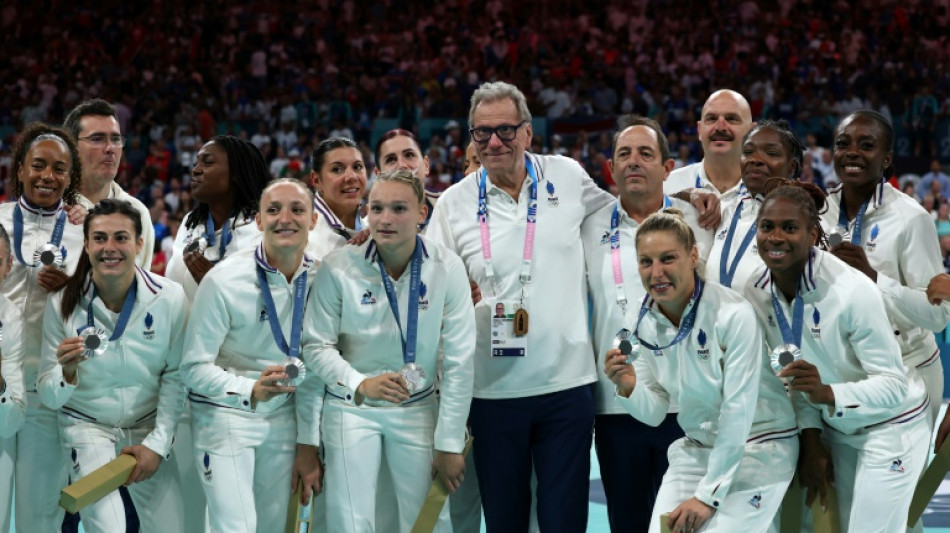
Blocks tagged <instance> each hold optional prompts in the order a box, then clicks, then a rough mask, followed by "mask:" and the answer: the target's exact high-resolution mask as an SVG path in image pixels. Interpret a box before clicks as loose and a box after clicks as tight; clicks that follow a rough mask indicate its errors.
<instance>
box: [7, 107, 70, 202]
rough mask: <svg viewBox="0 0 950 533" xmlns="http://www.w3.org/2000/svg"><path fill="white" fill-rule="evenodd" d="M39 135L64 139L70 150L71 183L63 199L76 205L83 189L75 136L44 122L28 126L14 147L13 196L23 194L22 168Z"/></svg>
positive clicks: (16, 196)
mask: <svg viewBox="0 0 950 533" xmlns="http://www.w3.org/2000/svg"><path fill="white" fill-rule="evenodd" d="M39 137H43V138H45V139H52V140H59V141H62V142H63V143H64V144H65V145H66V148H67V149H68V150H69V157H70V159H72V161H71V162H70V165H69V183H67V184H66V190H65V191H63V201H65V202H66V203H67V204H69V205H75V203H76V196H77V195H79V193H80V192H81V191H82V164H81V163H80V159H79V151H78V150H77V149H76V141H75V137H73V136H72V135H69V134H68V133H66V132H65V131H64V130H61V129H59V128H54V127H53V126H50V125H48V124H43V123H42V122H33V123H31V124H30V125H29V126H27V127H26V129H25V130H23V133H22V134H21V135H20V139H19V140H17V143H16V145H15V146H14V147H13V165H12V166H11V169H10V173H11V174H12V179H13V197H14V198H19V197H20V196H22V195H23V183H21V182H20V170H21V169H22V168H23V164H24V163H25V161H24V160H25V159H26V153H27V152H28V151H29V150H30V148H32V147H33V144H34V143H35V142H36V139H37V138H39Z"/></svg>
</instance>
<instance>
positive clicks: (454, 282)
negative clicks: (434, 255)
mask: <svg viewBox="0 0 950 533" xmlns="http://www.w3.org/2000/svg"><path fill="white" fill-rule="evenodd" d="M446 258H447V259H448V260H447V261H446V266H447V272H446V273H447V276H446V277H447V279H446V284H447V288H446V295H445V310H444V315H443V316H442V343H441V344H442V356H443V359H442V396H441V398H440V401H439V420H438V423H437V424H436V428H435V449H436V450H439V451H443V452H451V453H462V450H463V449H464V447H465V424H466V421H467V420H468V411H469V407H470V406H471V403H472V390H473V387H474V383H475V308H474V307H473V306H472V297H471V291H470V290H469V285H468V278H467V277H466V275H465V267H464V266H463V265H462V260H461V259H459V258H458V257H456V256H455V255H453V254H451V253H447V254H446Z"/></svg>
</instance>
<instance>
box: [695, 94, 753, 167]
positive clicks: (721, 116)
mask: <svg viewBox="0 0 950 533" xmlns="http://www.w3.org/2000/svg"><path fill="white" fill-rule="evenodd" d="M696 127H697V129H698V134H699V141H700V142H701V143H702V145H703V153H704V154H705V156H706V157H710V156H713V157H715V156H717V155H733V156H736V157H738V155H739V149H740V145H741V143H742V138H743V137H744V136H745V134H746V133H747V132H748V131H749V129H751V128H752V111H751V110H750V109H749V104H748V102H746V100H745V98H743V97H742V96H741V95H739V94H738V93H735V92H733V91H718V92H716V93H714V94H713V95H712V96H710V98H709V100H706V105H704V106H703V114H702V115H701V116H700V117H699V122H697V124H696Z"/></svg>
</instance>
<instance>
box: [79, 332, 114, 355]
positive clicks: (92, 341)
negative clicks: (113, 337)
mask: <svg viewBox="0 0 950 533" xmlns="http://www.w3.org/2000/svg"><path fill="white" fill-rule="evenodd" d="M79 336H80V337H82V347H83V357H85V358H86V359H92V358H93V357H98V356H100V355H102V354H104V353H106V348H108V347H109V337H108V336H107V335H106V332H105V331H104V330H101V329H99V328H97V327H95V326H86V327H85V328H83V330H82V331H80V332H79Z"/></svg>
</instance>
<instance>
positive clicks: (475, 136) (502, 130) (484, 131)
mask: <svg viewBox="0 0 950 533" xmlns="http://www.w3.org/2000/svg"><path fill="white" fill-rule="evenodd" d="M527 123H528V121H527V120H522V121H521V122H519V123H517V124H515V125H514V126H511V125H509V124H502V125H501V126H498V127H495V128H472V129H470V130H468V132H469V133H471V134H472V140H474V141H475V142H477V143H487V142H488V140H489V139H491V136H492V135H493V134H494V135H497V136H498V139H499V140H501V141H506V142H507V141H513V140H515V135H517V134H518V128H520V127H521V126H524V125H525V124H527Z"/></svg>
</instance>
